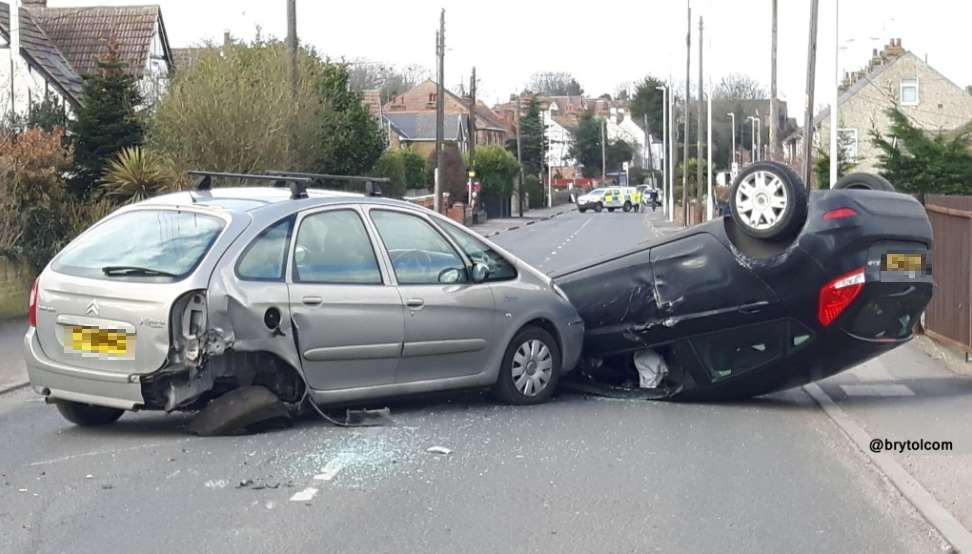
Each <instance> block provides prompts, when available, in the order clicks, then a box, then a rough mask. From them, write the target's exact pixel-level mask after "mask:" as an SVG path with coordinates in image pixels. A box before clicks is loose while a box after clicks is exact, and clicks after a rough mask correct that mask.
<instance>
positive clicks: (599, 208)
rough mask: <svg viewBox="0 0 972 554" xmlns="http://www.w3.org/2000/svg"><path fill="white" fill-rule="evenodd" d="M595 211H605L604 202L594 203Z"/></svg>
mask: <svg viewBox="0 0 972 554" xmlns="http://www.w3.org/2000/svg"><path fill="white" fill-rule="evenodd" d="M594 211H595V212H597V213H601V212H602V211H604V204H602V203H600V202H598V203H597V204H594Z"/></svg>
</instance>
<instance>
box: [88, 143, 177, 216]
mask: <svg viewBox="0 0 972 554" xmlns="http://www.w3.org/2000/svg"><path fill="white" fill-rule="evenodd" d="M175 183H176V177H175V175H174V171H173V170H172V167H171V164H170V163H168V162H167V161H166V160H165V159H164V158H163V157H162V156H161V155H160V154H158V153H156V152H153V151H151V150H147V149H145V148H140V147H137V146H136V147H133V148H125V149H124V150H122V151H121V152H119V153H118V154H117V155H116V156H115V158H114V159H113V160H111V161H109V162H108V165H107V167H106V168H105V172H104V175H103V178H102V182H101V184H100V191H101V194H102V195H103V196H104V197H105V198H107V199H108V200H110V201H115V202H119V203H122V204H131V203H134V202H140V201H142V200H145V199H146V198H149V197H152V196H155V195H157V194H159V193H162V192H167V191H169V190H171V189H173V188H174V187H175Z"/></svg>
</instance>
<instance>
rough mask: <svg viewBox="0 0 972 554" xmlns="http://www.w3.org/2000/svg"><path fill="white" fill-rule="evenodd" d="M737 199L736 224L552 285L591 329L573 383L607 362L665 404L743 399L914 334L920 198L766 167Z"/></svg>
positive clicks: (926, 296)
mask: <svg viewBox="0 0 972 554" xmlns="http://www.w3.org/2000/svg"><path fill="white" fill-rule="evenodd" d="M730 204H731V208H732V215H730V216H724V217H721V218H719V219H716V220H713V221H710V222H708V223H704V224H701V225H696V226H694V227H691V228H689V229H686V230H685V231H683V232H680V233H678V234H675V235H671V236H668V237H665V238H662V239H658V240H656V241H653V242H646V243H644V244H643V245H641V246H640V247H639V248H637V249H636V250H633V251H630V252H626V253H622V254H620V255H615V256H613V257H611V258H610V259H606V260H601V261H598V262H595V263H587V264H584V265H583V266H581V267H576V268H572V269H570V270H568V271H566V272H563V273H561V274H559V275H556V276H555V277H554V279H555V281H556V283H557V284H558V285H559V286H560V287H561V288H562V289H563V290H564V291H565V292H566V294H567V295H568V297H569V298H570V299H571V302H572V303H573V304H574V305H575V306H576V307H577V309H578V311H579V312H580V314H581V316H582V317H583V318H584V320H585V323H586V328H587V334H586V337H585V344H584V356H585V360H584V363H583V365H582V366H581V368H580V371H578V372H575V373H577V376H575V378H574V379H575V383H576V382H577V380H578V379H579V380H581V381H583V380H584V379H592V380H593V379H594V377H592V375H594V374H596V373H597V372H598V371H603V369H604V368H605V367H608V368H613V369H612V370H611V371H612V372H613V373H611V372H609V374H613V375H624V373H625V371H627V372H628V375H631V374H634V375H640V381H641V385H640V386H641V387H642V390H645V389H647V390H649V391H650V395H653V396H650V397H654V398H680V399H716V398H718V399H732V398H744V397H750V396H755V395H760V394H764V393H768V392H772V391H775V390H781V389H785V388H789V387H794V386H798V385H802V384H805V383H807V382H810V381H814V380H817V379H821V378H824V377H828V376H830V375H833V374H835V373H837V372H839V371H842V370H844V369H847V368H849V367H852V366H854V365H857V364H859V363H861V362H863V361H865V360H867V359H869V358H872V357H874V356H877V355H879V354H882V353H884V352H886V351H888V350H890V349H893V348H895V347H896V346H899V345H901V344H902V343H904V342H907V341H908V340H910V339H911V338H912V333H913V328H914V326H915V323H916V321H917V319H918V318H919V317H920V315H921V313H922V312H923V311H924V309H925V307H926V305H927V304H928V302H929V300H930V299H931V295H932V287H933V281H932V275H931V245H932V230H931V225H930V223H929V221H928V218H927V216H926V214H925V210H924V209H923V207H922V206H921V205H920V204H919V203H918V202H917V201H916V200H915V199H914V198H912V197H910V196H908V195H905V194H900V193H896V192H893V187H891V185H890V184H889V183H887V181H884V180H883V179H881V178H879V177H877V176H874V175H862V174H855V175H851V176H847V177H845V178H844V179H842V180H841V182H839V183H838V185H837V186H836V187H835V188H834V189H832V190H825V191H815V192H812V193H810V194H809V195H808V193H807V191H806V188H805V187H804V185H803V183H802V181H801V180H800V179H799V177H797V176H796V175H795V174H794V173H793V172H792V171H791V170H789V169H788V168H786V167H785V166H782V165H779V164H773V163H757V164H753V165H752V166H750V167H749V168H747V170H746V171H744V172H743V173H741V174H740V175H739V177H737V179H736V181H735V183H734V185H733V188H732V192H731V197H730ZM619 368H620V369H619ZM635 372H636V373H635ZM622 380H623V378H618V381H619V382H620V381H622Z"/></svg>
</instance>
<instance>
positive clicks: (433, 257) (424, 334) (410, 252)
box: [370, 209, 495, 382]
mask: <svg viewBox="0 0 972 554" xmlns="http://www.w3.org/2000/svg"><path fill="white" fill-rule="evenodd" d="M370 215H371V221H372V222H373V224H374V225H375V227H376V229H377V230H378V234H379V236H380V237H381V242H382V244H383V245H384V247H385V252H386V254H387V256H388V259H389V262H390V265H391V267H392V268H393V271H394V273H395V277H396V280H397V282H398V288H399V291H400V292H401V296H402V299H403V300H404V302H405V312H406V316H405V347H404V349H403V351H402V362H401V364H400V365H399V368H398V371H397V374H396V378H395V380H396V382H415V381H427V380H432V379H447V378H450V377H460V376H465V375H473V374H476V373H480V372H482V371H483V370H484V369H486V364H487V360H488V359H489V357H490V354H491V353H492V348H495V345H494V344H493V337H494V334H495V321H494V302H493V293H492V291H491V290H490V287H489V286H488V285H486V284H482V283H472V282H470V280H469V278H468V275H467V274H468V272H467V267H466V262H465V260H463V258H462V257H461V256H460V255H459V253H458V252H457V251H456V250H455V248H453V246H452V245H451V244H450V243H449V241H448V240H447V239H446V238H445V236H443V235H442V233H441V232H440V231H439V230H438V229H436V228H435V226H433V225H432V224H431V223H430V222H429V220H428V219H426V218H425V217H423V216H419V215H417V214H413V213H408V212H405V211H396V210H390V209H372V210H371V211H370Z"/></svg>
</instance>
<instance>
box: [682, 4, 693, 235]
mask: <svg viewBox="0 0 972 554" xmlns="http://www.w3.org/2000/svg"><path fill="white" fill-rule="evenodd" d="M686 4H687V5H688V33H686V35H685V136H684V137H683V138H682V145H683V155H682V211H683V212H684V215H685V220H684V221H683V222H682V223H683V225H685V226H686V227H688V225H689V204H688V158H689V146H688V141H689V101H690V100H691V99H692V83H691V81H692V73H691V71H692V4H691V2H686Z"/></svg>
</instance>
